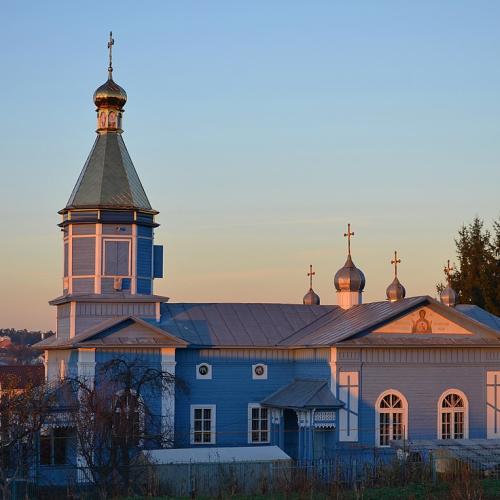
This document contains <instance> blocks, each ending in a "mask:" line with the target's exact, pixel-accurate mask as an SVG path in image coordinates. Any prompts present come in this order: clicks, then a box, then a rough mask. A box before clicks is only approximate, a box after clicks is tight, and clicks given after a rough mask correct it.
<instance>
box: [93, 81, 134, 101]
mask: <svg viewBox="0 0 500 500" xmlns="http://www.w3.org/2000/svg"><path fill="white" fill-rule="evenodd" d="M126 102H127V93H126V92H125V90H124V89H123V88H122V87H120V85H118V84H117V83H115V81H114V80H113V78H111V75H110V77H109V78H108V81H107V82H106V83H104V84H103V85H101V86H100V87H99V88H98V89H97V90H96V91H95V92H94V103H95V105H96V106H97V107H98V108H102V107H104V108H106V107H113V108H118V109H122V108H123V106H125V103H126Z"/></svg>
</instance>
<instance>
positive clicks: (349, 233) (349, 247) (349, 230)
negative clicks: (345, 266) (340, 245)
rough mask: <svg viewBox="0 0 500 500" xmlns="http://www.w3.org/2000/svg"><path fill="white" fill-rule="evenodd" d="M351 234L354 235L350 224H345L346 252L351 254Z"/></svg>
mask: <svg viewBox="0 0 500 500" xmlns="http://www.w3.org/2000/svg"><path fill="white" fill-rule="evenodd" d="M351 236H354V233H353V232H351V225H350V224H347V233H344V237H346V238H347V254H348V255H351Z"/></svg>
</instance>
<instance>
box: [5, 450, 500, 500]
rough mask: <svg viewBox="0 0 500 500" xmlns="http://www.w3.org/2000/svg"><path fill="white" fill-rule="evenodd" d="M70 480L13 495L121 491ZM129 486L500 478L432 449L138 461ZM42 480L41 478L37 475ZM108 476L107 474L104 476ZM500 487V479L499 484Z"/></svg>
mask: <svg viewBox="0 0 500 500" xmlns="http://www.w3.org/2000/svg"><path fill="white" fill-rule="evenodd" d="M66 472H67V473H68V476H67V479H68V482H67V483H66V484H65V485H63V484H60V483H59V484H56V483H51V481H50V479H49V478H47V480H45V481H42V480H40V481H39V482H38V483H37V484H35V483H33V482H29V481H26V480H17V481H13V482H12V488H11V498H12V499H26V498H37V499H38V498H39V499H50V500H53V499H54V498H68V497H71V498H75V497H78V498H82V499H84V498H95V497H96V496H97V495H98V490H99V489H100V490H101V491H100V493H101V496H102V491H103V489H104V490H106V492H107V494H106V495H104V496H108V495H109V496H115V495H116V496H119V495H120V494H123V492H124V490H123V488H122V485H121V484H120V480H119V477H118V476H120V472H123V471H118V474H117V475H116V476H117V477H116V478H115V479H116V481H114V480H113V478H111V480H110V481H109V483H108V484H106V485H103V484H101V485H99V484H98V485H96V484H91V483H84V482H79V481H78V478H82V477H91V475H90V474H89V472H90V471H88V470H86V469H79V470H78V474H77V471H76V468H72V469H67V471H66ZM128 476H129V480H130V481H129V483H130V486H131V490H129V493H132V494H135V495H139V496H146V495H169V496H178V497H180V496H183V497H219V498H221V497H222V498H227V497H230V496H232V495H235V494H246V495H254V494H266V493H275V492H280V493H282V494H287V493H294V492H295V493H296V492H323V493H327V494H329V495H333V494H334V493H335V495H337V496H338V495H339V493H341V492H343V491H348V490H353V489H354V490H357V491H362V490H364V489H366V488H376V487H387V486H393V487H394V486H403V485H407V484H410V483H419V484H422V483H427V484H432V483H438V482H441V481H448V482H449V481H454V480H463V478H464V477H471V478H476V479H482V478H495V479H498V480H500V464H498V463H496V462H494V461H493V462H488V461H487V460H485V461H484V462H483V463H478V462H477V461H473V460H466V459H461V460H457V459H456V458H454V457H452V456H449V455H446V454H443V453H437V452H436V453H431V454H429V455H428V456H426V457H423V456H422V455H421V454H420V453H415V452H411V451H410V452H409V453H407V454H406V455H405V456H401V455H400V457H399V458H398V459H393V460H390V461H387V460H386V457H383V456H382V457H381V456H377V455H375V454H374V455H373V456H372V458H371V459H370V460H368V459H367V456H366V455H365V456H364V457H363V458H360V457H358V458H353V457H348V456H345V457H342V456H340V457H338V458H336V459H332V460H315V461H307V462H305V461H303V462H296V461H285V462H241V463H237V462H231V463H215V462H214V463H202V464H175V465H173V464H169V465H154V464H152V465H141V466H137V465H136V466H133V467H130V468H129V470H128ZM40 479H42V478H40ZM108 479H109V478H108ZM499 486H500V483H499Z"/></svg>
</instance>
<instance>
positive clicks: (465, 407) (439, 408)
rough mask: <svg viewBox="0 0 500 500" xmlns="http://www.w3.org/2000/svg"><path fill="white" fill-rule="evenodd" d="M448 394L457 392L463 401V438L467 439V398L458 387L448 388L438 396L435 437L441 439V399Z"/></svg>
mask: <svg viewBox="0 0 500 500" xmlns="http://www.w3.org/2000/svg"><path fill="white" fill-rule="evenodd" d="M450 394H458V395H459V396H460V397H461V398H462V400H463V402H464V437H463V439H469V400H468V399H467V396H466V395H465V392H463V391H461V390H460V389H448V390H446V391H444V392H443V394H441V396H439V398H438V407H437V438H438V439H443V427H442V423H441V422H442V414H443V407H442V404H443V400H444V398H445V397H446V396H449V395H450Z"/></svg>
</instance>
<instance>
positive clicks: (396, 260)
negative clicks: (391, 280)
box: [391, 250, 401, 277]
mask: <svg viewBox="0 0 500 500" xmlns="http://www.w3.org/2000/svg"><path fill="white" fill-rule="evenodd" d="M391 264H394V276H396V277H397V275H398V264H401V259H398V251H397V250H394V259H392V260H391Z"/></svg>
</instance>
